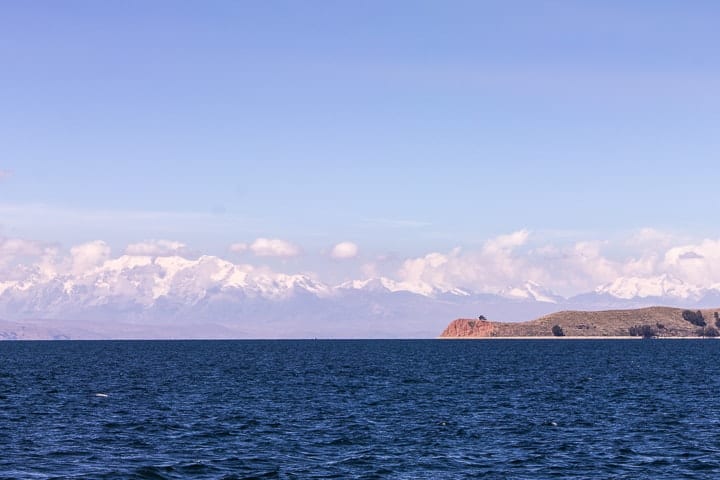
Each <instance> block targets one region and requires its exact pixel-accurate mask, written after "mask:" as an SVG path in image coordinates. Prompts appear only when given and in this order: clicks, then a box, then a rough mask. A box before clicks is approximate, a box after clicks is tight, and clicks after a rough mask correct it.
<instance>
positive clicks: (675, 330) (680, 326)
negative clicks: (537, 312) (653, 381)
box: [440, 307, 720, 338]
mask: <svg viewBox="0 0 720 480" xmlns="http://www.w3.org/2000/svg"><path fill="white" fill-rule="evenodd" d="M684 311H685V310H684V309H682V308H670V307H648V308H640V309H635V310H605V311H599V312H585V311H564V312H557V313H551V314H550V315H545V316H544V317H540V318H538V319H536V320H532V321H529V322H518V323H511V322H491V321H487V320H470V319H462V318H461V319H457V320H454V321H452V322H451V323H450V324H449V325H448V326H447V328H446V329H445V330H444V331H443V332H442V334H441V335H440V338H492V337H549V336H553V333H552V329H553V326H555V325H559V326H560V328H561V329H562V331H563V333H564V335H565V336H568V337H626V336H630V335H632V334H633V333H635V334H636V335H639V334H638V333H637V332H632V331H631V329H632V327H643V326H647V327H649V328H651V329H652V333H653V334H654V336H657V337H697V336H712V335H713V334H714V333H715V332H716V331H717V330H715V317H714V314H715V312H720V309H717V308H715V309H702V310H701V313H702V315H703V317H704V319H705V322H706V323H707V326H706V327H705V328H702V327H700V326H697V325H693V324H692V323H690V322H689V321H687V320H685V319H684V318H683V312H684ZM637 330H639V328H638V329H637ZM646 331H647V330H646Z"/></svg>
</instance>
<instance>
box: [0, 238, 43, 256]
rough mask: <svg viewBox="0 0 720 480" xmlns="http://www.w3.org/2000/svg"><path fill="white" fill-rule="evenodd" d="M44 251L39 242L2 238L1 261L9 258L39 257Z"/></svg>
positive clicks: (0, 239) (0, 240)
mask: <svg viewBox="0 0 720 480" xmlns="http://www.w3.org/2000/svg"><path fill="white" fill-rule="evenodd" d="M43 251H44V248H43V246H42V245H41V244H40V243H39V242H34V241H32V240H25V239H22V238H2V237H0V260H2V259H7V258H9V257H22V256H37V255H41V254H42V253H43Z"/></svg>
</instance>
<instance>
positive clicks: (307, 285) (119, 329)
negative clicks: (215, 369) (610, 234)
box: [0, 255, 720, 338]
mask: <svg viewBox="0 0 720 480" xmlns="http://www.w3.org/2000/svg"><path fill="white" fill-rule="evenodd" d="M648 304H666V305H669V304H675V305H677V306H686V307H688V308H692V307H693V306H698V307H699V306H700V305H701V304H702V305H703V306H705V307H715V306H718V304H720V285H713V286H710V287H707V288H700V287H697V286H694V285H690V284H687V283H685V282H683V281H682V280H680V279H678V278H675V277H672V276H670V275H661V276H657V277H652V278H639V277H628V278H620V279H618V280H616V281H615V282H612V283H610V284H607V285H603V286H600V287H598V288H597V289H596V290H595V291H594V292H589V293H586V294H582V295H578V296H575V297H573V298H570V299H565V298H563V297H560V296H558V295H556V294H555V293H553V292H552V291H551V290H549V289H547V288H544V287H543V286H541V285H539V284H537V283H535V282H531V281H528V282H525V283H522V284H520V285H515V286H510V287H507V288H505V289H503V290H501V291H499V292H497V293H496V294H490V293H478V292H473V291H470V290H467V289H463V288H457V287H455V286H442V287H439V286H437V285H430V284H428V283H424V282H416V283H409V282H402V281H397V280H393V279H391V278H386V277H378V278H370V279H364V280H352V281H349V282H345V283H342V284H340V285H336V286H331V285H328V284H325V283H323V282H321V281H318V280H316V279H315V278H314V277H313V276H312V275H308V274H285V273H275V272H272V271H269V270H266V269H263V268H257V267H253V266H250V265H238V264H234V263H232V262H228V261H226V260H223V259H221V258H218V257H214V256H201V257H199V258H196V259H188V258H184V257H181V256H162V257H155V256H145V255H123V256H120V257H117V258H113V259H110V260H107V261H104V262H100V263H98V264H96V265H90V266H86V267H85V268H83V269H78V268H77V266H76V265H73V264H71V263H68V262H64V263H63V262H58V263H57V264H52V263H47V264H43V265H28V266H22V267H20V268H19V269H18V270H16V271H13V272H12V275H7V276H6V277H5V278H0V318H3V319H4V320H7V321H10V322H12V321H15V322H17V321H20V320H24V319H28V318H35V319H46V320H47V319H55V320H56V321H58V322H67V321H71V320H72V321H76V322H81V323H78V324H74V325H70V324H67V325H69V326H68V328H69V330H67V332H76V333H73V334H70V333H68V335H69V336H71V337H73V338H75V337H74V335H76V334H77V332H80V331H85V332H86V333H84V334H83V335H85V338H101V337H102V336H103V335H106V336H113V337H118V336H121V337H125V336H127V337H133V336H135V337H133V338H136V337H137V336H142V335H151V336H154V337H155V338H157V336H160V337H162V336H163V335H165V333H164V332H167V335H171V334H172V335H185V336H192V335H204V334H210V333H208V332H215V333H213V335H215V334H216V335H218V336H228V337H235V338H237V337H244V338H253V337H255V338H257V337H269V338H297V337H313V336H323V335H334V336H340V337H369V336H374V337H381V338H392V337H414V336H415V337H418V336H419V337H427V336H434V335H436V334H437V332H439V331H440V330H441V329H442V327H444V325H445V324H446V323H447V321H448V320H449V319H452V318H457V317H476V316H478V315H485V316H487V317H488V318H491V319H494V320H505V321H519V320H530V319H532V318H535V317H536V316H539V315H542V314H546V313H550V312H552V311H557V310H562V309H611V308H626V307H629V306H647V305H648ZM67 325H66V326H67ZM123 325H125V327H123ZM128 325H129V326H128ZM141 325H142V326H145V327H148V326H149V327H148V329H146V330H140V329H139V328H140V326H141ZM61 326H62V325H61V324H57V325H50V326H48V328H49V329H50V330H48V331H53V332H60V333H58V335H62V332H61V331H60V330H58V328H60V327H61ZM86 326H88V329H86V330H83V329H85V327H86ZM90 326H92V328H90ZM56 327H57V328H56ZM150 327H152V328H150ZM63 331H64V330H63ZM91 331H92V332H91ZM87 332H91V333H92V335H94V336H92V335H90V333H87ZM103 332H104V333H103ZM142 332H145V333H142ZM148 332H149V333H148ZM192 332H197V333H192ZM89 335H90V336H89Z"/></svg>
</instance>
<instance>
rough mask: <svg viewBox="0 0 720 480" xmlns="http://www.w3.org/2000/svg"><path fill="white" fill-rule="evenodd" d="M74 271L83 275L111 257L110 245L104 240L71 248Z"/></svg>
mask: <svg viewBox="0 0 720 480" xmlns="http://www.w3.org/2000/svg"><path fill="white" fill-rule="evenodd" d="M70 257H71V261H72V273H73V274H75V275H81V274H83V273H86V272H87V271H88V270H92V269H93V268H95V267H98V266H100V265H102V264H103V263H104V262H105V261H106V260H108V259H109V258H110V246H109V245H108V244H107V243H105V242H103V241H102V240H95V241H93V242H87V243H83V244H81V245H76V246H74V247H72V248H71V249H70Z"/></svg>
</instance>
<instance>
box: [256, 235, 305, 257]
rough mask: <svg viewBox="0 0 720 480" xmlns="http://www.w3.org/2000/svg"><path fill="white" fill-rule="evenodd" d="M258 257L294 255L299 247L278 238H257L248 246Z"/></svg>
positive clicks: (297, 252) (298, 252)
mask: <svg viewBox="0 0 720 480" xmlns="http://www.w3.org/2000/svg"><path fill="white" fill-rule="evenodd" d="M249 249H250V251H252V252H253V253H254V254H255V255H257V256H258V257H295V256H297V255H299V254H300V248H298V247H297V246H295V245H293V244H292V243H290V242H286V241H285V240H280V239H278V238H258V239H256V240H255V241H254V242H253V243H252V244H251V245H250V247H249Z"/></svg>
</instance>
